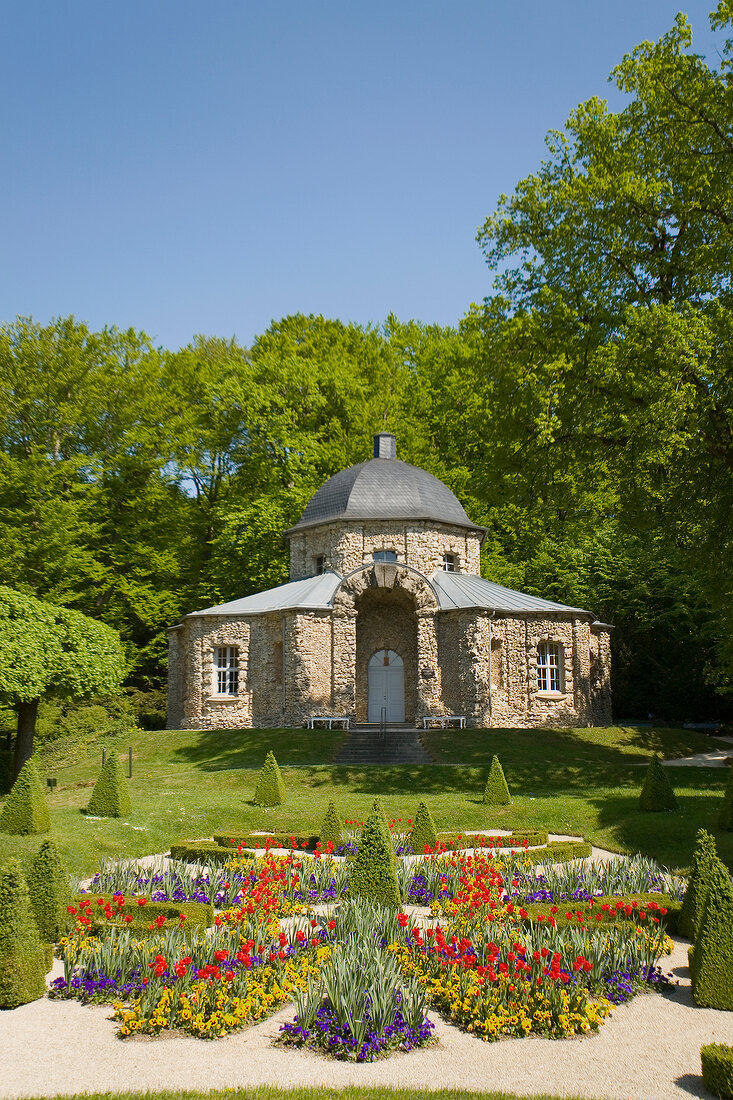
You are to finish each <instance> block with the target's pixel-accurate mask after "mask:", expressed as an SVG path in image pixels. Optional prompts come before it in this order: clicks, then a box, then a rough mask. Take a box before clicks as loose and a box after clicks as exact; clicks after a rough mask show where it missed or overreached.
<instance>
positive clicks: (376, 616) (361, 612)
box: [333, 562, 440, 722]
mask: <svg viewBox="0 0 733 1100" xmlns="http://www.w3.org/2000/svg"><path fill="white" fill-rule="evenodd" d="M438 610H439V603H438V597H437V594H436V592H435V589H434V588H433V586H432V584H431V583H430V581H429V580H428V578H427V577H425V576H424V575H423V574H422V573H420V572H419V571H418V570H417V569H414V568H412V567H411V566H408V565H403V564H398V563H392V562H365V563H364V564H363V565H361V566H359V567H358V568H357V569H354V570H352V571H351V572H350V573H347V575H346V576H345V577H344V578H343V580H342V581H341V583H340V585H339V587H338V588H337V590H336V592H335V593H334V596H333V614H334V628H335V630H337V629H339V630H340V632H341V635H342V636H343V637H346V635H347V633H348V635H349V636H350V637H352V638H353V644H354V656H355V661H354V666H353V675H354V680H353V682H354V688H355V697H354V709H355V712H356V719H357V721H358V722H365V721H366V720H367V712H368V691H369V688H368V663H369V658H370V657H371V656H372V654H373V653H374V652H375V651H376V650H378V649H393V650H394V651H395V652H396V653H398V654H399V655H400V657H401V658H402V661H403V664H404V684H405V719H406V720H407V721H419V720H420V719H421V718H422V717H423V715H424V714H430V713H437V712H439V710H440V669H439V667H438V662H437V640H436V634H435V615H436V612H437V611H438ZM337 623H339V624H341V626H340V627H337ZM334 652H335V645H334Z"/></svg>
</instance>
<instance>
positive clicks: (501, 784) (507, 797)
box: [484, 756, 512, 806]
mask: <svg viewBox="0 0 733 1100" xmlns="http://www.w3.org/2000/svg"><path fill="white" fill-rule="evenodd" d="M511 800H512V796H511V794H510V793H509V787H508V785H507V781H506V779H505V777H504V769H503V768H502V766H501V761H500V760H499V757H498V756H493V757H492V758H491V767H490V768H489V774H488V777H487V779H486V786H485V787H484V803H485V805H487V806H508V805H509V804H510V803H511Z"/></svg>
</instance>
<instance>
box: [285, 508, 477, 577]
mask: <svg viewBox="0 0 733 1100" xmlns="http://www.w3.org/2000/svg"><path fill="white" fill-rule="evenodd" d="M376 550H394V552H395V553H396V554H397V561H398V562H401V563H403V564H405V565H411V566H413V568H415V569H418V570H419V571H420V572H421V573H424V574H425V575H426V576H430V574H431V573H434V572H435V571H436V570H438V569H442V568H443V554H446V553H447V554H453V555H454V556H455V558H456V572H458V573H473V574H478V573H479V572H480V556H479V555H480V538H479V535H478V534H475V533H473V532H471V531H469V530H467V529H466V528H462V527H450V526H448V525H446V524H436V523H427V522H426V523H419V522H416V521H414V520H413V521H409V522H405V521H402V522H400V521H399V520H393V521H389V522H379V523H378V522H376V521H375V522H364V523H358V524H355V523H351V522H343V521H340V522H335V523H324V524H319V525H318V526H314V527H308V528H305V530H303V531H297V532H294V533H293V534H292V535H291V536H290V578H291V580H296V579H297V578H299V577H310V576H313V575H314V573H315V571H316V559H317V558H319V557H322V558H323V565H324V569H326V570H329V569H331V570H334V571H335V572H337V573H341V574H342V575H343V576H345V575H346V574H347V573H350V572H351V571H352V570H353V569H358V568H359V566H360V565H362V564H364V562H366V561H371V560H372V554H373V553H374V552H375V551H376Z"/></svg>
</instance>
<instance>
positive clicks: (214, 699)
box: [206, 695, 240, 703]
mask: <svg viewBox="0 0 733 1100" xmlns="http://www.w3.org/2000/svg"><path fill="white" fill-rule="evenodd" d="M239 698H240V696H239V695H210V696H209V697H208V699H207V700H206V702H207V703H237V702H238V701H239Z"/></svg>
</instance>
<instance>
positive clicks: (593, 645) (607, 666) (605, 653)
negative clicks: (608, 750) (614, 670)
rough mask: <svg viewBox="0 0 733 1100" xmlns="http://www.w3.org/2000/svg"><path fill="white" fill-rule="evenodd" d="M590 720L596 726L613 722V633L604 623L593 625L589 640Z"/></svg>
mask: <svg viewBox="0 0 733 1100" xmlns="http://www.w3.org/2000/svg"><path fill="white" fill-rule="evenodd" d="M589 642H590V646H589V667H590V690H589V699H590V715H591V717H590V720H591V722H592V723H593V725H595V726H610V725H611V723H612V722H613V715H612V698H611V632H610V629H609V627H607V626H606V625H605V624H604V623H593V624H592V625H591V627H590V638H589Z"/></svg>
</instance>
